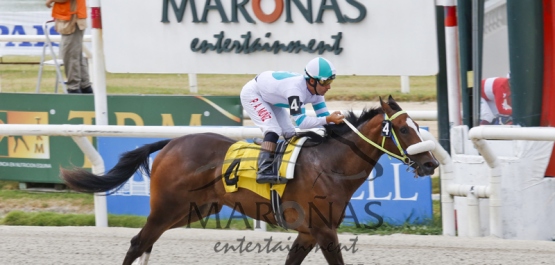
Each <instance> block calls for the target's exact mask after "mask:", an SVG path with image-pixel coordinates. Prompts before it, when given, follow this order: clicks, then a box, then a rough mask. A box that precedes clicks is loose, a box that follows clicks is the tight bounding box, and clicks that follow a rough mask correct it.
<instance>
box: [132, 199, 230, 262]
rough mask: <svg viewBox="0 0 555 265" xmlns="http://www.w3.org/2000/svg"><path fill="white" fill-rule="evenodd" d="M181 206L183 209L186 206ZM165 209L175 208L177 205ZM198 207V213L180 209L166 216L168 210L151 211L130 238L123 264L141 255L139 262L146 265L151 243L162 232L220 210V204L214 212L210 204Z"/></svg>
mask: <svg viewBox="0 0 555 265" xmlns="http://www.w3.org/2000/svg"><path fill="white" fill-rule="evenodd" d="M181 208H182V209H183V208H186V207H181ZM167 209H177V207H171V208H167ZM198 209H199V213H200V214H197V213H196V212H195V211H190V212H188V209H187V210H186V211H181V213H180V214H173V215H172V216H167V214H168V212H170V211H165V212H164V213H161V214H156V212H154V211H153V212H152V214H151V215H150V216H149V217H148V220H147V222H146V224H145V226H144V227H143V229H141V231H140V232H139V234H137V235H136V236H135V237H133V239H131V246H130V247H129V250H128V251H127V255H126V256H125V260H124V261H123V265H131V264H132V262H133V261H134V260H136V259H137V258H139V257H141V260H140V263H139V264H141V265H146V264H147V263H148V259H149V257H150V252H151V251H152V245H153V244H154V243H155V242H156V240H158V238H160V236H161V235H162V233H164V232H165V231H166V230H168V229H170V228H175V227H182V226H185V225H187V224H189V223H192V222H196V221H198V220H200V219H201V218H204V217H206V216H208V215H209V214H210V213H217V212H219V211H220V209H221V206H216V208H215V211H216V212H212V209H213V206H212V205H211V204H205V205H202V206H201V207H199V208H198ZM165 219H167V220H165ZM168 220H170V221H168Z"/></svg>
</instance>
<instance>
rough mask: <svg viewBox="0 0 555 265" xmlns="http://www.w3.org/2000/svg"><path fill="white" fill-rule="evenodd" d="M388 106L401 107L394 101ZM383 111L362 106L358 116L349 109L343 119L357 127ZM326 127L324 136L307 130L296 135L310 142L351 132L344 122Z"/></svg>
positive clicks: (396, 109)
mask: <svg viewBox="0 0 555 265" xmlns="http://www.w3.org/2000/svg"><path fill="white" fill-rule="evenodd" d="M388 104H389V107H391V109H393V110H395V111H400V110H401V107H399V105H398V104H397V103H396V102H394V101H393V102H389V103H388ZM383 113H384V111H383V109H382V108H381V107H375V108H370V109H367V108H364V109H363V110H362V113H361V114H360V116H358V117H357V116H356V115H355V113H354V112H353V111H352V110H350V111H348V112H347V114H346V115H345V120H347V121H349V122H350V123H351V124H352V125H353V126H355V127H358V126H359V125H361V124H363V123H365V122H367V121H369V120H371V119H372V118H374V117H375V116H376V115H378V114H383ZM324 128H325V129H326V136H321V135H319V134H317V133H315V132H312V131H307V132H300V133H297V136H298V137H303V136H306V137H308V138H309V141H310V142H316V143H322V142H325V141H326V140H328V139H331V138H334V137H335V136H340V135H344V134H346V133H349V132H352V130H351V128H349V126H348V125H347V124H345V123H340V124H326V125H324Z"/></svg>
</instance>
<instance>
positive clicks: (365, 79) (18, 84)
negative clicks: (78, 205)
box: [0, 56, 436, 101]
mask: <svg viewBox="0 0 555 265" xmlns="http://www.w3.org/2000/svg"><path fill="white" fill-rule="evenodd" d="M39 59H40V58H38V57H28V56H6V57H4V58H3V62H4V63H3V64H0V88H1V91H0V92H10V93H34V92H35V87H36V83H37V75H38V69H39V67H38V65H25V64H23V65H22V64H9V62H38V61H39ZM6 63H8V64H6ZM292 67H294V66H292ZM301 67H302V66H301ZM301 70H302V68H300V69H299V71H301ZM253 77H254V75H246V74H245V75H224V74H220V75H216V74H198V75H197V84H198V91H199V93H197V94H202V95H231V96H233V95H235V96H238V95H239V93H240V91H241V88H242V87H243V85H244V84H245V83H247V82H248V81H249V80H251V79H252V78H253ZM54 84H55V70H54V67H45V68H44V73H43V78H42V82H41V90H40V91H41V93H54ZM106 85H107V88H106V92H107V93H108V94H112V95H113V94H134V95H136V94H163V95H197V94H192V93H190V92H189V76H188V75H187V74H113V73H107V74H106ZM93 87H94V84H93ZM60 89H61V88H60ZM400 91H401V79H400V77H399V76H351V75H349V76H347V75H340V76H338V78H337V80H336V81H335V82H334V83H333V84H332V89H331V90H330V91H329V92H328V93H327V94H326V99H327V100H357V101H375V100H377V99H378V97H379V96H382V97H383V96H387V95H389V94H391V95H393V97H394V98H395V99H396V100H397V101H435V100H436V77H435V76H412V77H410V93H408V94H403V93H401V92H400ZM59 93H61V91H59Z"/></svg>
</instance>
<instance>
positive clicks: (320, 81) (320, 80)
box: [306, 73, 335, 86]
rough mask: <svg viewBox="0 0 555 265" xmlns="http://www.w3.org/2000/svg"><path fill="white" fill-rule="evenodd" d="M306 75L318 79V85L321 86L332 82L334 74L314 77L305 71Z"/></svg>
mask: <svg viewBox="0 0 555 265" xmlns="http://www.w3.org/2000/svg"><path fill="white" fill-rule="evenodd" d="M306 75H308V77H310V78H312V79H314V80H316V81H318V83H320V85H322V86H327V85H329V84H331V83H332V82H333V80H334V79H335V75H331V76H330V77H328V78H316V77H312V76H311V75H309V74H308V73H306Z"/></svg>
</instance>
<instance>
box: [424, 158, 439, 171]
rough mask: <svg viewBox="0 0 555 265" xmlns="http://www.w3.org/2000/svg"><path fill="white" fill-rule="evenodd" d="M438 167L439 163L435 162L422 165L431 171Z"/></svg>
mask: <svg viewBox="0 0 555 265" xmlns="http://www.w3.org/2000/svg"><path fill="white" fill-rule="evenodd" d="M438 166H439V163H438V162H437V161H436V160H432V161H428V162H426V163H424V167H426V168H428V169H430V170H433V169H435V168H437V167H438Z"/></svg>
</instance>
